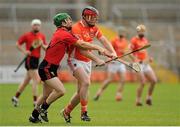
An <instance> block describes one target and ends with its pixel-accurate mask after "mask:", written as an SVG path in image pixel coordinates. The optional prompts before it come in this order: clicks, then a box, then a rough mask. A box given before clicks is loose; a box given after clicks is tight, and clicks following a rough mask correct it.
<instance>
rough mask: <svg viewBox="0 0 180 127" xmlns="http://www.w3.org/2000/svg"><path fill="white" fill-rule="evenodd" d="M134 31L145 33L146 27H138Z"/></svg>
mask: <svg viewBox="0 0 180 127" xmlns="http://www.w3.org/2000/svg"><path fill="white" fill-rule="evenodd" d="M136 31H137V32H145V31H146V27H145V25H142V24H141V25H138V26H137V27H136Z"/></svg>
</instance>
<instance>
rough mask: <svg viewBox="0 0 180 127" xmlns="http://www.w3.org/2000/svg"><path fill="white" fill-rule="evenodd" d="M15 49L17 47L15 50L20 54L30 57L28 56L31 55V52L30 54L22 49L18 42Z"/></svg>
mask: <svg viewBox="0 0 180 127" xmlns="http://www.w3.org/2000/svg"><path fill="white" fill-rule="evenodd" d="M16 47H17V49H18V50H19V51H20V52H22V53H23V54H24V55H30V54H31V52H30V51H29V50H26V49H24V48H23V47H22V45H21V44H19V42H16Z"/></svg>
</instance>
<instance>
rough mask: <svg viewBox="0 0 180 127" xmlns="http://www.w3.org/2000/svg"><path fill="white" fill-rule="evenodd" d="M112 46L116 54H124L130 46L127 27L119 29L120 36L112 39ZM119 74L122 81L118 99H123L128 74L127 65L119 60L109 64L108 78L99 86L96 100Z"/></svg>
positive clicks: (117, 94)
mask: <svg viewBox="0 0 180 127" xmlns="http://www.w3.org/2000/svg"><path fill="white" fill-rule="evenodd" d="M111 43H112V46H113V48H114V50H115V51H116V54H117V55H118V56H122V55H123V54H124V52H125V51H126V50H127V48H128V41H127V39H126V30H125V28H123V27H122V28H119V29H118V36H116V37H115V38H114V39H113V40H112V41H111ZM116 73H117V74H118V76H119V77H120V82H119V85H118V89H117V93H116V100H117V101H121V100H122V92H123V87H124V82H125V76H126V67H125V65H124V64H122V63H120V62H118V61H113V62H111V63H109V64H108V67H107V78H106V80H105V81H104V82H103V84H102V86H101V87H100V88H99V90H98V91H97V93H96V95H95V97H94V100H95V101H97V100H98V99H99V97H100V96H101V95H102V93H103V92H104V90H105V89H106V88H107V86H108V85H109V83H111V82H112V80H113V77H114V75H115V74H116Z"/></svg>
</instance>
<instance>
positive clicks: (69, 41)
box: [64, 33, 78, 46]
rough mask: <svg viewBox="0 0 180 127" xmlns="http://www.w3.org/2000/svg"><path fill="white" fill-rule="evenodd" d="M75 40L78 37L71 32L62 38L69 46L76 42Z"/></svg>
mask: <svg viewBox="0 0 180 127" xmlns="http://www.w3.org/2000/svg"><path fill="white" fill-rule="evenodd" d="M77 40H78V39H77V38H76V37H75V36H74V35H73V34H71V33H68V34H66V36H65V38H64V41H65V43H66V44H68V45H69V46H71V45H73V44H74V43H76V42H77Z"/></svg>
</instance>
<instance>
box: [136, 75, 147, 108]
mask: <svg viewBox="0 0 180 127" xmlns="http://www.w3.org/2000/svg"><path fill="white" fill-rule="evenodd" d="M137 76H138V79H139V81H140V84H139V85H138V87H137V95H136V106H142V100H141V97H142V92H143V88H144V85H145V76H144V72H140V73H138V74H137Z"/></svg>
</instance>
